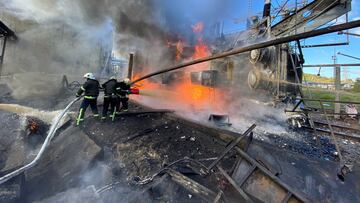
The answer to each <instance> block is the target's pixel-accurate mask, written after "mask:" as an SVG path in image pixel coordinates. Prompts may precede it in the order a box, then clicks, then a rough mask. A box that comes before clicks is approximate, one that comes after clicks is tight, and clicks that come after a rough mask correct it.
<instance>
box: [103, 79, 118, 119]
mask: <svg viewBox="0 0 360 203" xmlns="http://www.w3.org/2000/svg"><path fill="white" fill-rule="evenodd" d="M117 84H118V82H117V80H116V77H115V76H112V77H110V79H109V80H108V81H107V82H105V83H104V84H102V85H101V87H102V88H103V89H104V105H103V111H102V117H101V120H105V119H106V117H107V114H108V111H109V106H110V112H111V115H110V117H111V118H112V120H114V119H115V113H116V111H117V110H118V109H117V107H116V106H117V103H118V101H119V97H118V96H117V95H116V87H117Z"/></svg>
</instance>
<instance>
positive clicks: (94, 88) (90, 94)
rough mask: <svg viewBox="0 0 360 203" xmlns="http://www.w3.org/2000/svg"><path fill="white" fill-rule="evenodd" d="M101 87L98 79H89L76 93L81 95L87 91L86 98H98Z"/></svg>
mask: <svg viewBox="0 0 360 203" xmlns="http://www.w3.org/2000/svg"><path fill="white" fill-rule="evenodd" d="M99 88H100V84H99V82H98V81H97V80H92V79H87V81H86V82H85V83H84V84H83V85H82V86H81V87H80V89H79V91H78V92H77V93H76V96H80V95H82V93H84V92H85V98H86V99H96V98H97V97H98V96H99Z"/></svg>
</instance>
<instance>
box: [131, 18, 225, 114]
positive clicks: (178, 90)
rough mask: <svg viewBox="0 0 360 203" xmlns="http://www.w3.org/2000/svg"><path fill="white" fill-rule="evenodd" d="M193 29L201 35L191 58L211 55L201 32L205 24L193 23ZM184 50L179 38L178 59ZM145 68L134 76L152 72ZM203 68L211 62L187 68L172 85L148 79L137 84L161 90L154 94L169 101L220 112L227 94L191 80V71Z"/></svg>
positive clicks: (195, 108)
mask: <svg viewBox="0 0 360 203" xmlns="http://www.w3.org/2000/svg"><path fill="white" fill-rule="evenodd" d="M192 29H193V32H194V33H195V34H197V35H198V36H199V37H198V40H197V44H196V45H195V46H194V52H193V55H192V57H191V59H199V58H203V57H207V56H209V55H210V51H209V48H208V46H207V45H206V43H205V42H204V40H203V38H202V36H201V33H202V31H203V29H204V24H203V23H202V22H199V23H197V24H195V25H193V26H192ZM183 51H184V42H183V41H181V40H179V41H178V42H177V44H176V53H175V54H176V61H179V60H181V59H182V56H183V55H182V54H183ZM144 70H145V71H144V72H143V73H139V74H137V75H135V76H134V78H139V77H140V76H142V75H143V74H146V73H150V72H149V71H147V70H150V69H149V68H147V69H144ZM203 70H209V63H201V64H197V65H193V66H191V67H187V68H185V69H184V72H185V74H184V77H183V78H182V79H179V81H174V84H172V85H161V84H160V83H154V82H150V81H148V80H144V81H140V82H139V83H137V86H138V87H139V88H140V91H141V90H153V91H154V92H156V91H157V92H158V93H159V92H160V93H159V94H154V95H156V97H157V98H158V99H160V100H161V99H165V100H167V101H168V102H169V103H176V104H179V105H180V106H190V107H192V108H193V109H194V110H202V109H206V108H207V109H209V108H210V109H212V110H216V111H218V112H219V111H222V110H224V109H225V108H224V106H225V105H224V104H225V102H224V101H225V94H224V92H223V91H221V90H219V89H217V88H212V87H206V86H202V85H197V84H192V82H191V77H190V76H191V72H200V71H203ZM166 93H168V95H167V96H164V95H161V94H166ZM158 95H161V97H162V98H161V97H158ZM169 95H170V96H169ZM222 113H223V112H222Z"/></svg>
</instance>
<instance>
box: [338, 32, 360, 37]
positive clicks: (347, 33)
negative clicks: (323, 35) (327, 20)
mask: <svg viewBox="0 0 360 203" xmlns="http://www.w3.org/2000/svg"><path fill="white" fill-rule="evenodd" d="M338 34H339V35H341V34H344V35H352V36H356V37H360V35H359V34H356V33H350V32H342V31H340V32H338Z"/></svg>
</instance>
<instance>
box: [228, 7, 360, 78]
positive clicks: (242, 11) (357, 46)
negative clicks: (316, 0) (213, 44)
mask: <svg viewBox="0 0 360 203" xmlns="http://www.w3.org/2000/svg"><path fill="white" fill-rule="evenodd" d="M228 1H230V2H231V4H233V5H234V6H233V7H232V9H230V10H229V11H228V14H227V16H225V18H224V19H225V21H224V24H225V27H224V32H232V31H235V30H241V29H244V28H245V19H246V16H247V15H248V14H249V13H252V14H260V13H261V12H262V10H263V5H264V0H252V1H251V0H237V1H236V0H227V2H228ZM299 1H301V0H298V2H299ZM230 2H229V3H230ZM248 2H252V3H251V6H249V3H248ZM284 2H286V1H285V0H272V4H273V7H272V9H273V8H274V7H279V5H283V3H284ZM288 4H290V5H291V4H292V5H294V4H295V0H290V1H289V3H288ZM234 19H239V21H241V22H240V23H235V20H234ZM359 19H360V0H352V11H351V12H350V13H349V20H350V21H352V20H359ZM342 22H345V16H342V17H340V18H339V19H337V21H336V22H331V23H329V24H328V25H331V24H336V23H342ZM349 32H352V33H358V34H360V28H357V29H352V30H349ZM339 42H347V38H346V36H345V35H338V34H337V33H333V34H328V35H323V36H319V37H314V38H309V39H306V40H302V42H301V43H302V44H303V45H311V44H323V43H339ZM349 43H350V45H347V46H333V47H321V48H307V49H303V52H304V56H305V64H329V63H334V61H333V59H332V56H334V53H337V52H341V53H344V54H347V55H352V56H355V57H358V58H360V37H355V36H350V37H349ZM336 57H337V63H360V61H359V60H356V59H351V58H348V57H345V56H341V55H337V54H336ZM318 71H319V69H318V68H305V69H304V72H306V73H312V74H317V73H318ZM345 73H347V74H345ZM320 75H321V76H325V77H332V76H333V68H322V69H321V71H320ZM345 77H347V78H349V79H356V78H360V67H347V68H342V79H344V78H345Z"/></svg>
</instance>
